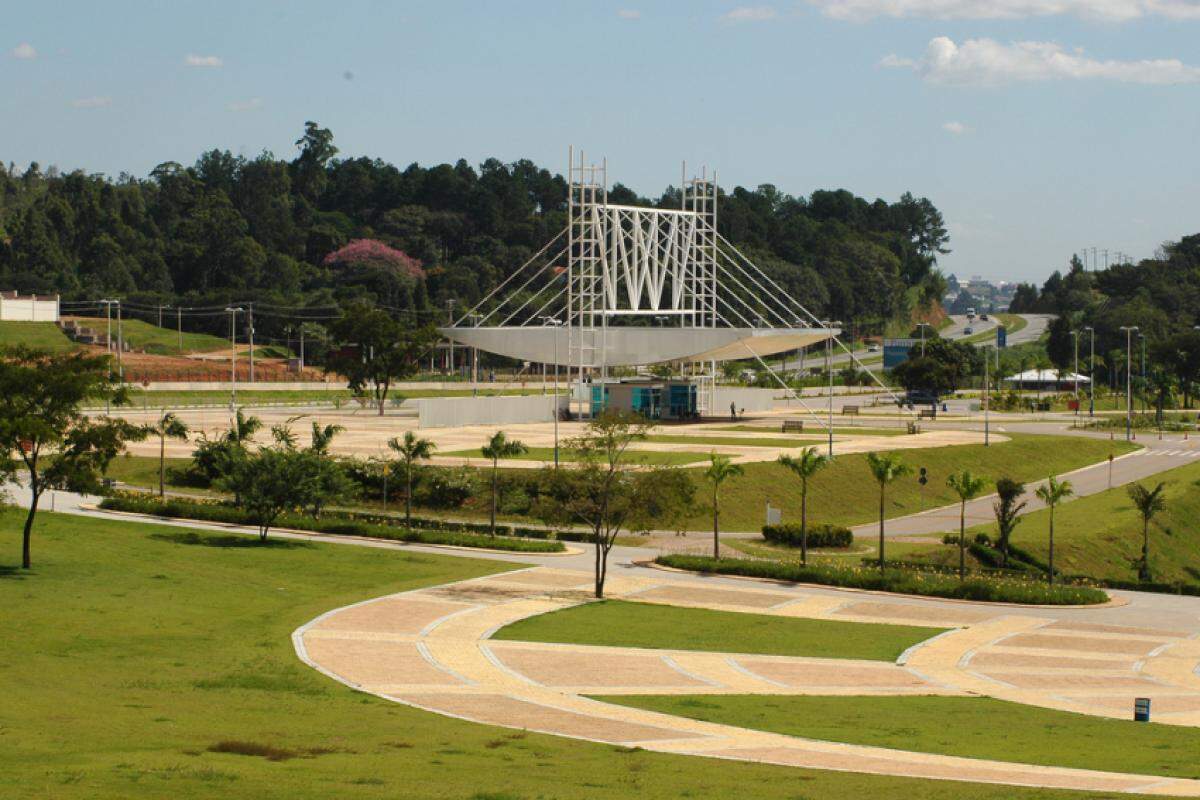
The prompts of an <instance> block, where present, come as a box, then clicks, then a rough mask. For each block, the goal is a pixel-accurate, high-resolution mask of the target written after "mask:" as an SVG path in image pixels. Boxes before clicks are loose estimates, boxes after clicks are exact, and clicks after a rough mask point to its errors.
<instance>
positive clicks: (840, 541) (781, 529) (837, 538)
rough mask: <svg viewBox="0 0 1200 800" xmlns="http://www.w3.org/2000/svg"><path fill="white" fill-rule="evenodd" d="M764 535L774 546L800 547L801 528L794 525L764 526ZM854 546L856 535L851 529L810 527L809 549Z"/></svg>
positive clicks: (827, 525)
mask: <svg viewBox="0 0 1200 800" xmlns="http://www.w3.org/2000/svg"><path fill="white" fill-rule="evenodd" d="M762 535H763V538H764V539H766V540H767V541H768V542H771V543H772V544H782V545H786V546H787V547H799V546H800V537H801V531H800V526H799V525H796V524H794V523H789V524H786V525H763V529H762ZM852 544H854V534H853V533H851V532H850V529H849V528H843V527H842V526H840V525H829V524H822V525H810V526H808V546H809V547H840V548H848V547H850V546H851V545H852Z"/></svg>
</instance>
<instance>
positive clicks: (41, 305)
mask: <svg viewBox="0 0 1200 800" xmlns="http://www.w3.org/2000/svg"><path fill="white" fill-rule="evenodd" d="M58 313H59V312H58V295H56V294H55V295H49V294H30V295H24V296H22V295H20V294H18V293H17V292H0V322H58V319H59V317H58Z"/></svg>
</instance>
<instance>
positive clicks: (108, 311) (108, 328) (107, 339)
mask: <svg viewBox="0 0 1200 800" xmlns="http://www.w3.org/2000/svg"><path fill="white" fill-rule="evenodd" d="M100 302H101V303H103V304H104V324H105V331H104V349H105V351H106V352H109V353H111V352H112V304H113V303H115V302H116V301H115V300H101V301H100Z"/></svg>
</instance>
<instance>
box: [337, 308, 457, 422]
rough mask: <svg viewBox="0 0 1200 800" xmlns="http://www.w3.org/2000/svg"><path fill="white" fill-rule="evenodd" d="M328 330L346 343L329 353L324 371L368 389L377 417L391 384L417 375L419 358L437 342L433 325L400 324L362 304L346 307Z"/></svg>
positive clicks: (357, 388)
mask: <svg viewBox="0 0 1200 800" xmlns="http://www.w3.org/2000/svg"><path fill="white" fill-rule="evenodd" d="M331 331H332V334H333V336H334V338H335V339H337V340H338V341H339V342H342V343H343V344H344V345H345V346H344V347H343V348H342V349H341V350H338V351H335V352H334V353H332V354H331V355H330V356H329V358H328V361H327V364H326V370H327V371H329V372H336V373H338V374H340V375H343V376H345V378H346V380H347V383H348V384H349V387H350V390H351V391H353V392H367V391H369V392H370V393H371V395H372V397H373V398H374V401H375V405H376V407H378V409H379V415H380V416H383V410H384V403H385V401H386V400H387V395H388V390H389V389H390V388H391V385H392V384H393V383H394V382H395V381H397V380H401V379H403V378H406V377H408V376H410V375H414V374H416V372H417V369H418V368H419V366H420V365H419V359H420V358H421V357H422V356H424V355H425V354H426V353H428V352H429V350H430V348H432V347H433V345H434V343H435V342H436V341H437V331H436V330H434V329H433V327H432V326H425V327H421V328H412V327H408V326H405V325H401V324H400V323H399V322H396V321H395V320H394V319H392V318H391V317H390V316H388V314H387V312H385V311H383V310H382V309H378V308H374V307H372V306H369V305H366V304H361V303H359V304H354V305H352V306H350V307H348V308H347V310H346V313H345V314H344V315H343V316H342V317H341V318H340V319H339V320H338V321H337V322H335V323H334V324H333V326H332V328H331Z"/></svg>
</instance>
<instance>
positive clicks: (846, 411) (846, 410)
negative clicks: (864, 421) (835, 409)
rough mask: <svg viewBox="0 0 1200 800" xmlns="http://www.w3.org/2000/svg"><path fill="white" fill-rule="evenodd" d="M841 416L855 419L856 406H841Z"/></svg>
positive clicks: (856, 414) (856, 413)
mask: <svg viewBox="0 0 1200 800" xmlns="http://www.w3.org/2000/svg"><path fill="white" fill-rule="evenodd" d="M842 416H843V417H857V416H858V406H842Z"/></svg>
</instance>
